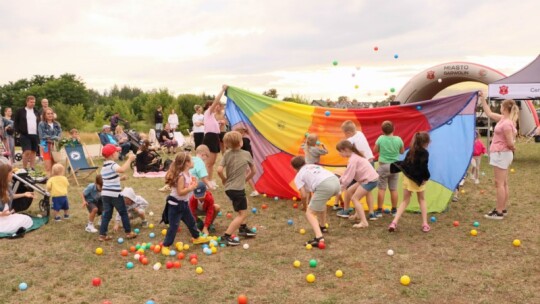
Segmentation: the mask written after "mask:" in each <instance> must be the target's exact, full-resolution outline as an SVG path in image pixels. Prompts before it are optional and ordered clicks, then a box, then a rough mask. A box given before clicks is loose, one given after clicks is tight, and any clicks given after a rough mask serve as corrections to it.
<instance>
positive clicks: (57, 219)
mask: <svg viewBox="0 0 540 304" xmlns="http://www.w3.org/2000/svg"><path fill="white" fill-rule="evenodd" d="M54 221H55V222H61V221H62V218H61V217H59V216H55V217H54Z"/></svg>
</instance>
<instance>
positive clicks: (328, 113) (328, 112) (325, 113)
mask: <svg viewBox="0 0 540 304" xmlns="http://www.w3.org/2000/svg"><path fill="white" fill-rule="evenodd" d="M353 77H354V74H353ZM324 115H325V116H330V111H326V112H324Z"/></svg>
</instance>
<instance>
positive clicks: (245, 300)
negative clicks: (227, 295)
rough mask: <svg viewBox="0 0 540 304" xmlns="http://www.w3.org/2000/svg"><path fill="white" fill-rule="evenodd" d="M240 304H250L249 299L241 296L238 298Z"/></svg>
mask: <svg viewBox="0 0 540 304" xmlns="http://www.w3.org/2000/svg"><path fill="white" fill-rule="evenodd" d="M238 304H248V298H247V297H246V295H243V294H241V295H239V296H238Z"/></svg>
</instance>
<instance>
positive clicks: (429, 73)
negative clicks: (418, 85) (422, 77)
mask: <svg viewBox="0 0 540 304" xmlns="http://www.w3.org/2000/svg"><path fill="white" fill-rule="evenodd" d="M426 78H427V79H429V80H433V79H435V71H427V75H426Z"/></svg>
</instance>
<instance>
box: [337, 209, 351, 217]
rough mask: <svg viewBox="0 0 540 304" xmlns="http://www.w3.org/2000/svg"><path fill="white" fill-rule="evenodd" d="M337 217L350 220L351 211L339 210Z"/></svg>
mask: <svg viewBox="0 0 540 304" xmlns="http://www.w3.org/2000/svg"><path fill="white" fill-rule="evenodd" d="M336 215H337V216H339V217H342V218H349V216H350V215H349V211H348V210H345V209H342V210H339V211H338V212H337V214H336Z"/></svg>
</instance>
